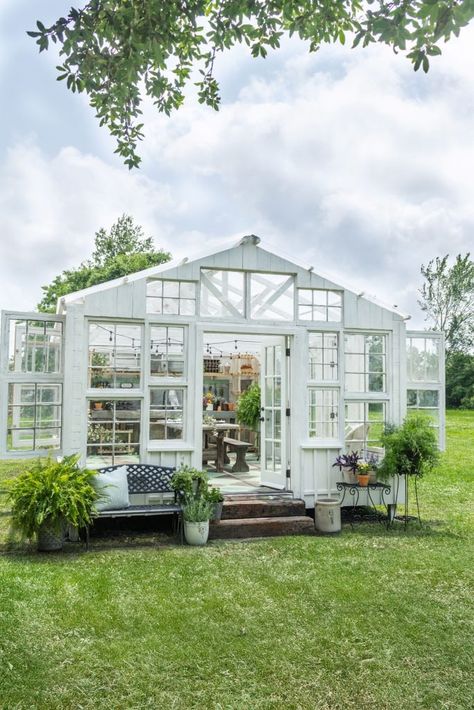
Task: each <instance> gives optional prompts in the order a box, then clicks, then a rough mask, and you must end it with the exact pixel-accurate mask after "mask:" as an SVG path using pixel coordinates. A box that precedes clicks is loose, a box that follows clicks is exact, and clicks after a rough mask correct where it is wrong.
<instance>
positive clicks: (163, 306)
mask: <svg viewBox="0 0 474 710" xmlns="http://www.w3.org/2000/svg"><path fill="white" fill-rule="evenodd" d="M146 310H147V313H150V314H156V315H170V316H194V315H195V314H196V284H195V283H194V281H171V280H166V279H153V280H150V281H148V283H147V285H146Z"/></svg>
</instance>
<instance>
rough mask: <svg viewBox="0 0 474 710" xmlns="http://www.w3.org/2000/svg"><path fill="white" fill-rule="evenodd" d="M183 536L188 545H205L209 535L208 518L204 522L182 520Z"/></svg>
mask: <svg viewBox="0 0 474 710" xmlns="http://www.w3.org/2000/svg"><path fill="white" fill-rule="evenodd" d="M184 537H185V538H186V542H187V543H188V545H205V544H206V542H207V538H208V537H209V520H206V521H205V522H204V523H189V522H187V520H185V521H184Z"/></svg>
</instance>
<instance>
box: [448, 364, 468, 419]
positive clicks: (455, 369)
mask: <svg viewBox="0 0 474 710" xmlns="http://www.w3.org/2000/svg"><path fill="white" fill-rule="evenodd" d="M446 406H447V407H462V408H463V409H474V355H468V354H467V353H451V354H450V356H449V357H448V359H447V362H446Z"/></svg>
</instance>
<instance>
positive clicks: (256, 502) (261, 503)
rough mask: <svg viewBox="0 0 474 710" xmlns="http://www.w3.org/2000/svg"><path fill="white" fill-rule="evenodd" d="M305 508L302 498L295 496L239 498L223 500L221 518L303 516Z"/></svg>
mask: <svg viewBox="0 0 474 710" xmlns="http://www.w3.org/2000/svg"><path fill="white" fill-rule="evenodd" d="M305 514H306V508H305V504H304V501H303V500H299V499H297V498H286V499H285V498H275V499H267V500H264V499H262V498H246V499H245V498H244V499H241V500H232V501H229V500H227V499H226V500H225V501H224V507H223V509H222V519H223V520H234V519H236V518H285V517H288V516H293V515H299V516H304V515H305Z"/></svg>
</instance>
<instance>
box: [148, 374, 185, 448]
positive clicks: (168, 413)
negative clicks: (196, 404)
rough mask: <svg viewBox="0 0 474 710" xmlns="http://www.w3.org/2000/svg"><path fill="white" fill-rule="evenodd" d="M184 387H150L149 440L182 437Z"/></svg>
mask: <svg viewBox="0 0 474 710" xmlns="http://www.w3.org/2000/svg"><path fill="white" fill-rule="evenodd" d="M184 399H185V397H184V389H183V388H179V387H177V388H173V387H152V388H151V389H150V441H163V440H168V439H183V438H184V419H183V413H184V409H183V407H184Z"/></svg>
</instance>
